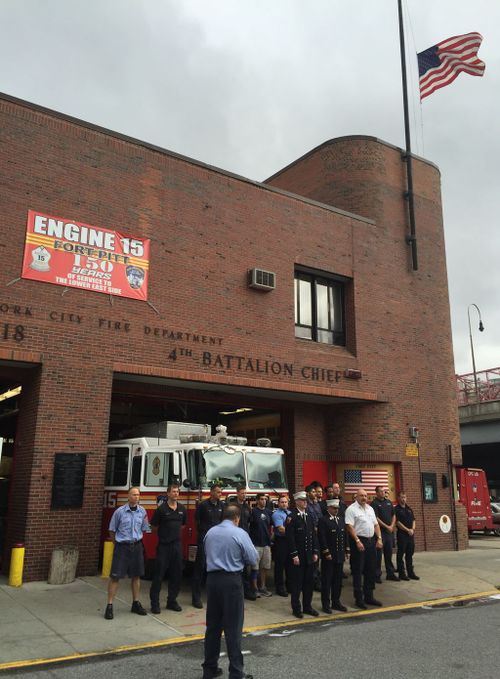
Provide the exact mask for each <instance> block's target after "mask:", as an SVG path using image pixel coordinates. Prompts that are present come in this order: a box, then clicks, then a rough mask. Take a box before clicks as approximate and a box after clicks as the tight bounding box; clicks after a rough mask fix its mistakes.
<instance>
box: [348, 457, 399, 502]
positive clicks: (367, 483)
mask: <svg viewBox="0 0 500 679" xmlns="http://www.w3.org/2000/svg"><path fill="white" fill-rule="evenodd" d="M335 474H336V479H337V482H338V483H339V484H340V487H341V489H342V494H343V497H344V500H345V501H346V502H351V501H352V500H353V499H354V495H355V493H356V491H357V490H358V488H364V489H365V490H366V492H367V493H368V496H369V498H370V499H371V498H372V497H374V496H375V487H376V486H382V487H383V488H386V489H387V490H388V491H389V499H390V500H392V501H393V502H394V501H395V500H396V478H395V473H394V465H393V464H392V463H390V462H385V463H384V462H359V463H357V462H356V463H354V462H353V463H349V462H348V463H342V464H337V465H336V467H335Z"/></svg>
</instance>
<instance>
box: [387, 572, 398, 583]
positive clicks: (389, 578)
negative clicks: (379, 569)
mask: <svg viewBox="0 0 500 679" xmlns="http://www.w3.org/2000/svg"><path fill="white" fill-rule="evenodd" d="M387 580H392V581H393V582H399V578H398V576H397V575H396V574H395V573H389V575H388V576H387Z"/></svg>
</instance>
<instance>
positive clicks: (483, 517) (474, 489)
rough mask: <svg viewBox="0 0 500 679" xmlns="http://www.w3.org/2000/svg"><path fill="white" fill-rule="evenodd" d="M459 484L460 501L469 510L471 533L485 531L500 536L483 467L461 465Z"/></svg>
mask: <svg viewBox="0 0 500 679" xmlns="http://www.w3.org/2000/svg"><path fill="white" fill-rule="evenodd" d="M457 485H458V494H459V499H460V502H461V503H462V504H463V505H464V506H465V508H466V510H467V527H468V530H469V533H472V532H473V531H483V532H484V533H485V535H488V533H490V532H492V533H494V534H495V535H497V536H500V526H499V525H498V524H495V523H493V517H492V514H491V504H490V491H489V489H488V481H487V479H486V473H485V472H484V470H483V469H472V468H466V467H460V468H459V469H457Z"/></svg>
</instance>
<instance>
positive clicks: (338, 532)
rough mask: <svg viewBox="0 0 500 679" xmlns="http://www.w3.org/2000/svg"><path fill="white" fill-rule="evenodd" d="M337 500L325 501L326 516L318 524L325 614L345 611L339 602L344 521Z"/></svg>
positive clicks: (343, 556)
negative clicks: (333, 610)
mask: <svg viewBox="0 0 500 679" xmlns="http://www.w3.org/2000/svg"><path fill="white" fill-rule="evenodd" d="M339 505H340V501H339V500H327V501H326V507H327V514H326V516H322V517H321V519H320V520H319V522H318V538H319V547H320V552H321V604H322V607H323V611H324V612H325V613H331V612H332V608H334V609H335V610H337V611H343V612H345V611H347V608H346V607H345V606H344V604H343V603H342V602H341V601H340V593H341V591H342V569H343V565H344V559H345V543H346V535H345V521H344V517H343V516H340V515H339Z"/></svg>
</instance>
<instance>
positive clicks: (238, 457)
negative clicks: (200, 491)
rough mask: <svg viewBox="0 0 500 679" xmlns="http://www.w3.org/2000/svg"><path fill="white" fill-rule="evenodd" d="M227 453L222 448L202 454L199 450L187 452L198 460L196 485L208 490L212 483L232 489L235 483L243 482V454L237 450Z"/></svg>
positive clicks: (212, 449)
mask: <svg viewBox="0 0 500 679" xmlns="http://www.w3.org/2000/svg"><path fill="white" fill-rule="evenodd" d="M228 451H229V452H227V451H226V450H224V449H223V448H211V449H210V450H207V451H204V452H203V453H202V451H201V450H193V451H189V452H190V453H191V454H192V453H194V454H195V455H196V456H197V458H198V459H197V463H198V464H197V465H196V466H197V467H198V474H197V475H196V477H194V478H196V483H197V484H201V487H202V488H209V487H210V486H211V485H212V484H213V483H218V484H220V485H221V486H222V487H223V488H227V487H230V488H231V487H232V488H234V487H235V486H236V484H237V483H242V482H244V481H245V467H244V464H243V454H242V453H241V451H239V450H236V451H235V450H230V449H228ZM193 461H194V460H193ZM198 487H199V485H198Z"/></svg>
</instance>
